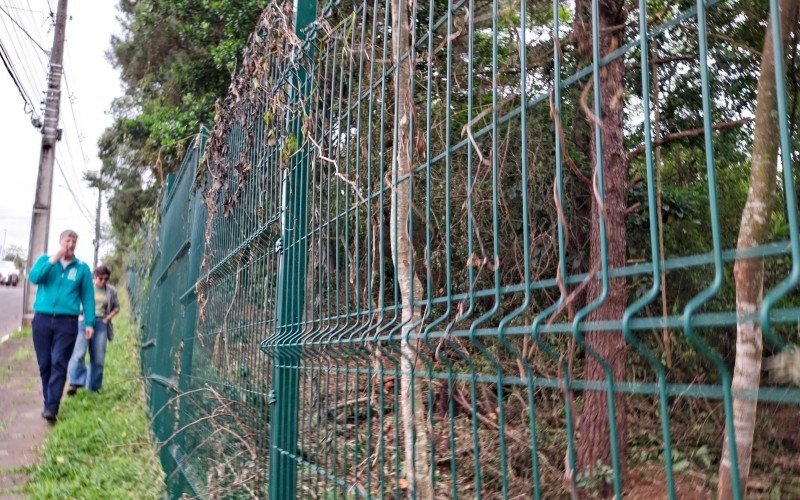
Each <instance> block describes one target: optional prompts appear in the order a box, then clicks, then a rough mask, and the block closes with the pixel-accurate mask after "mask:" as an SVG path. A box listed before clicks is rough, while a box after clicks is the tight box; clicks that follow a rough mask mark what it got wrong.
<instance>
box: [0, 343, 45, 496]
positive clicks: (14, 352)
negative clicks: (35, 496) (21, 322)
mask: <svg viewBox="0 0 800 500" xmlns="http://www.w3.org/2000/svg"><path fill="white" fill-rule="evenodd" d="M7 333H9V332H3V331H0V337H3V336H5V335H6V334H7ZM41 411H42V390H41V384H40V382H39V370H38V367H37V365H36V355H35V353H34V351H33V343H32V342H31V339H30V337H25V338H17V339H14V338H12V339H10V340H7V341H5V342H3V343H1V344H0V500H8V499H21V498H25V495H23V493H22V488H23V487H24V486H25V483H26V482H27V480H28V475H29V473H30V469H31V468H32V466H33V465H35V464H36V461H37V449H38V448H39V446H40V445H41V443H42V442H43V441H44V439H45V437H46V436H47V432H48V430H49V428H50V427H49V425H48V424H47V422H46V421H45V420H44V419H42V417H41V416H40V412H41Z"/></svg>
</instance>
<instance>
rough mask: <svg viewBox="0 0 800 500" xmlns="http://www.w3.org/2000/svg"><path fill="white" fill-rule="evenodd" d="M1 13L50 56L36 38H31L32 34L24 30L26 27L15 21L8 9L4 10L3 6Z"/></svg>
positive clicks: (0, 7)
mask: <svg viewBox="0 0 800 500" xmlns="http://www.w3.org/2000/svg"><path fill="white" fill-rule="evenodd" d="M0 12H2V13H3V14H5V15H7V16H8V18H9V19H10V20H11V22H12V23H14V24H15V25H16V26H17V27H18V28H19V29H21V30H22V32H23V33H25V35H27V37H28V38H30V40H31V41H32V42H33V44H34V45H36V46H37V47H39V50H41V51H42V52H44V53H45V54H46V55H47V54H48V52H47V51H46V50H45V49H44V47H42V46H41V45H40V44H39V42H38V41H37V40H36V39H35V38H33V36H31V34H30V33H28V30H26V29H25V28H24V27H23V26H22V25H21V24H19V22H17V20H16V19H14V18H13V17H12V16H11V14H9V13H8V11H7V10H6V9H4V8H3V7H2V6H0Z"/></svg>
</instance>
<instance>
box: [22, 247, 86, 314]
mask: <svg viewBox="0 0 800 500" xmlns="http://www.w3.org/2000/svg"><path fill="white" fill-rule="evenodd" d="M28 279H29V280H30V282H31V283H33V284H34V285H38V286H39V288H38V290H36V301H34V303H33V310H34V312H37V313H42V314H69V315H73V316H77V315H79V314H80V313H81V304H83V320H84V322H85V324H86V326H91V327H94V283H92V271H91V270H90V269H89V266H88V265H86V263H84V262H82V261H80V260H78V259H72V261H71V262H70V263H69V264H67V267H66V268H64V267H63V266H62V265H61V262H56V263H55V264H51V263H50V257H48V256H47V255H42V256H41V257H39V259H37V260H36V264H34V265H33V267H32V268H31V272H30V275H29V276H28Z"/></svg>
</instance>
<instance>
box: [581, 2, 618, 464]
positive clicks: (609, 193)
mask: <svg viewBox="0 0 800 500" xmlns="http://www.w3.org/2000/svg"><path fill="white" fill-rule="evenodd" d="M623 7H624V5H623V2H622V1H619V0H614V1H604V2H600V8H599V10H600V12H599V19H598V22H599V28H600V32H601V37H600V55H601V57H603V56H605V55H606V54H609V53H611V52H613V51H614V50H616V49H617V48H618V47H619V46H620V44H621V37H622V30H620V29H618V26H619V25H620V24H622V23H624V20H625V14H624V8H623ZM576 9H580V10H578V11H577V12H576V17H578V18H580V19H582V20H583V22H578V23H576V25H577V27H576V31H577V33H576V35H577V36H578V37H579V39H581V41H580V42H579V47H580V48H581V49H582V51H583V52H585V51H587V50H591V36H592V32H591V28H590V21H589V20H590V19H591V15H590V14H591V11H590V7H589V5H588V2H585V1H579V2H577V3H576ZM587 40H588V43H587ZM584 57H586V55H584ZM588 59H590V60H591V58H590V57H589V58H588ZM624 78H625V66H624V64H623V61H622V59H617V60H615V61H613V62H611V63H609V64H607V65H605V66H604V67H603V68H602V69H601V71H600V87H601V92H600V100H601V113H602V114H601V117H600V119H601V121H602V127H601V128H602V141H603V158H602V160H603V165H602V167H603V174H604V195H605V196H604V202H603V208H602V211H603V213H604V217H605V225H606V242H607V257H608V268H609V269H613V268H616V267H623V266H625V263H626V261H625V259H626V239H625V238H626V235H625V216H626V208H627V206H626V194H627V189H626V184H627V177H628V161H627V154H626V151H625V148H624V143H623V138H624V136H623V128H622V125H623V107H624V95H625V94H624V91H625V81H624ZM587 104H588V103H587ZM589 107H591V104H589ZM592 128H594V124H593V125H592ZM590 142H591V147H592V153H593V155H592V167H593V171H595V170H596V169H597V167H598V161H597V158H596V155H595V154H594V151H595V146H596V144H595V142H596V139H595V135H594V133H593V134H591V141H590ZM595 175H596V174H595ZM600 213H601V205H600V202H599V200H598V199H597V198H596V197H594V198H593V200H592V227H591V235H590V237H591V241H590V262H591V263H592V265H594V263H597V262H600V259H601V255H600V238H601V235H600V225H599V220H600ZM601 288H602V283H601V282H600V281H599V280H593V281H592V282H591V283H590V284H589V286H588V287H587V295H586V301H587V303H588V302H591V301H593V300H594V299H595V298H597V297H598V296H600V294H601ZM627 296H628V289H627V284H626V282H625V279H624V278H620V279H613V280H611V281H610V283H609V293H608V296H607V297H606V300H605V301H604V302H603V304H602V305H601V306H600V307H599V308H598V309H597V310H596V311H594V312H593V313H592V314H591V315H590V316H589V318H588V319H589V321H604V320H619V319H620V318H622V315H623V313H624V311H625V306H626V302H627ZM585 338H586V344H587V345H589V346H591V347H592V348H593V349H594V350H595V351H596V352H597V353H598V354H599V355H600V356H602V357H603V358H605V360H606V361H607V362H608V364H609V365H611V368H612V373H613V377H614V380H622V379H623V378H624V375H625V360H626V356H625V339H624V338H623V336H622V333H621V332H600V331H595V332H587V334H586V337H585ZM584 378H585V379H586V380H599V381H605V380H606V374H605V372H604V370H603V368H602V366H601V365H600V363H599V362H598V361H597V360H596V359H594V358H593V357H591V356H588V355H587V357H586V365H585V370H584ZM607 398H608V396H607V394H606V393H605V392H603V391H586V392H584V395H583V410H582V413H581V417H580V426H579V430H580V433H579V436H578V470H579V471H582V472H584V471H590V470H592V468H594V466H595V465H596V464H597V462H601V463H603V464H611V442H610V439H609V418H610V416H609V407H608V399H607ZM615 406H616V415H615V421H616V427H617V445H618V449H619V454H620V461H621V463H622V464H623V466H624V464H625V443H626V439H625V437H626V425H625V400H624V398H623V396H622V395H621V394H617V395H616V396H615Z"/></svg>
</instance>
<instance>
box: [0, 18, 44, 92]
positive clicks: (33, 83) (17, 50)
mask: <svg viewBox="0 0 800 500" xmlns="http://www.w3.org/2000/svg"><path fill="white" fill-rule="evenodd" d="M0 22H2V25H3V28H4V29H5V31H6V34H7V37H8V39H9V41H10V42H11V45H10V48H11V49H12V50H13V51H14V54H15V55H16V58H17V59H18V60H19V61H20V62H21V63H22V73H18V79H19V81H20V84H22V86H23V87H25V88H26V89H27V88H31V89H33V90H34V92H32V93H31V92H27V94H28V95H29V96H30V95H31V94H33V95H40V94H42V93H43V90H42V87H41V86H40V85H38V84H37V82H39V78H38V77H34V76H33V75H32V74H31V73H30V71H29V70H30V69H33V68H34V66H37V67H41V69H44V68H45V66H44V64H43V63H42V61H41V59H39V64H38V65H35V64H34V63H33V62H32V61H31V58H30V57H29V54H28V52H27V51H26V50H25V48H26V46H27V44H26V43H24V42H23V41H22V39H21V38H20V36H19V31H18V30H17V29H15V28H13V27H12V28H11V29H10V28H9V27H8V25H7V24H6V21H5V19H4V18H3V17H2V16H0ZM15 38H16V41H15V40H14V39H15ZM18 44H19V47H18ZM8 50H9V47H8V46H7V47H6V55H7V56H9V60H10V52H8ZM36 54H37V56H39V53H38V52H37V53H36ZM40 57H41V56H40ZM23 74H24V76H25V79H26V80H27V85H26V84H24V83H23V79H22V75H23ZM31 102H33V100H31Z"/></svg>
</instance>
